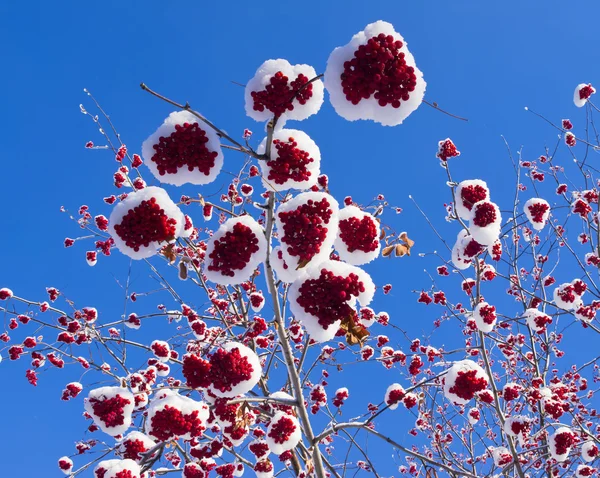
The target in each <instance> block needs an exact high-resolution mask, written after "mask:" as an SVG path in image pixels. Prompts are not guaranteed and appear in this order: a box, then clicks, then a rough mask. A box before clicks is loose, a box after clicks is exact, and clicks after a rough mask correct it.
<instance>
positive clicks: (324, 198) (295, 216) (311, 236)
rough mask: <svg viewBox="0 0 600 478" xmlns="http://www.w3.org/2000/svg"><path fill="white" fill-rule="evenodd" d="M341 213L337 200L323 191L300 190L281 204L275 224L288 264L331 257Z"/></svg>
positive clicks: (295, 264)
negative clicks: (303, 191)
mask: <svg viewBox="0 0 600 478" xmlns="http://www.w3.org/2000/svg"><path fill="white" fill-rule="evenodd" d="M338 214H339V209H338V203H337V201H336V200H335V199H334V198H333V197H332V196H331V195H329V194H327V193H322V192H306V193H301V194H298V195H297V196H296V197H294V198H293V199H291V200H289V201H287V202H285V203H283V204H281V205H280V206H279V208H278V209H277V211H276V212H275V224H276V227H277V232H278V235H279V242H280V243H281V252H282V254H283V260H284V261H285V263H286V265H287V266H288V267H291V268H293V269H297V268H298V267H300V268H302V267H306V266H308V265H309V264H311V263H312V264H319V263H320V262H322V261H324V260H326V259H329V255H330V254H331V248H332V247H333V243H334V242H335V238H336V234H337V232H338Z"/></svg>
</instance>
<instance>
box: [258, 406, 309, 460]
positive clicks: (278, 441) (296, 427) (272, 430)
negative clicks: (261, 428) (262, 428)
mask: <svg viewBox="0 0 600 478" xmlns="http://www.w3.org/2000/svg"><path fill="white" fill-rule="evenodd" d="M301 438H302V432H301V430H300V424H299V423H298V419H297V418H296V417H295V416H293V415H288V414H287V413H285V412H277V413H276V414H275V415H274V416H273V418H272V419H271V421H270V422H269V427H268V428H267V434H266V436H265V440H266V442H267V445H269V449H270V450H271V452H272V453H275V454H276V455H280V454H282V453H283V452H285V451H287V450H291V449H293V448H295V447H296V445H297V444H298V443H299V442H300V439H301Z"/></svg>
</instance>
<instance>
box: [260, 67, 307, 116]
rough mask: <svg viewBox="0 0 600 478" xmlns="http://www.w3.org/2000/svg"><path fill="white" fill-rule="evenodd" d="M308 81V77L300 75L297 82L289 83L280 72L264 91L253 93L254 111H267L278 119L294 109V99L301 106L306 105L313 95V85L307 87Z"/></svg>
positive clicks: (272, 78)
mask: <svg viewBox="0 0 600 478" xmlns="http://www.w3.org/2000/svg"><path fill="white" fill-rule="evenodd" d="M308 81H309V80H308V78H307V77H306V76H304V75H303V74H299V75H298V76H297V77H296V79H295V80H293V81H292V82H289V78H288V77H287V76H285V75H284V74H283V73H282V72H281V71H278V72H277V73H275V74H274V75H273V76H272V77H271V80H270V81H269V84H268V85H267V86H266V87H265V89H264V90H262V91H253V92H252V93H251V95H252V99H253V100H254V106H253V107H254V110H255V111H264V110H265V109H267V110H269V111H270V112H271V113H273V114H274V115H275V116H276V117H278V116H281V115H282V114H283V113H285V112H286V111H288V110H289V111H292V110H293V109H294V105H293V101H294V99H297V100H298V103H300V104H301V105H304V104H306V102H307V101H308V100H309V99H310V98H311V97H312V95H313V88H312V84H311V83H309V84H308V85H306V84H307V83H308ZM305 85H306V86H305Z"/></svg>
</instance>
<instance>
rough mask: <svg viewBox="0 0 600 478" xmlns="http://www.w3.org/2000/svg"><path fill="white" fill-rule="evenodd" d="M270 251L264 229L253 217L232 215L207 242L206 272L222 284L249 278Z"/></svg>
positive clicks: (209, 277) (211, 278)
mask: <svg viewBox="0 0 600 478" xmlns="http://www.w3.org/2000/svg"><path fill="white" fill-rule="evenodd" d="M266 254H267V240H266V239H265V233H264V230H263V228H262V227H261V226H260V225H259V224H258V223H257V222H256V221H255V220H254V219H253V218H252V217H250V216H240V217H232V218H230V219H228V220H227V221H225V222H224V223H223V224H221V227H219V229H218V231H217V232H215V233H214V234H213V236H212V237H211V238H210V240H209V241H208V247H207V249H206V263H205V268H204V273H205V274H206V277H207V278H208V280H211V281H213V282H216V283H218V284H221V285H230V284H240V283H242V282H244V281H246V280H248V279H249V278H250V276H252V274H253V273H254V271H255V269H256V268H257V267H258V265H259V264H260V263H261V262H263V261H264V259H265V257H266Z"/></svg>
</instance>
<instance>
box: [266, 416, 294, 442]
mask: <svg viewBox="0 0 600 478" xmlns="http://www.w3.org/2000/svg"><path fill="white" fill-rule="evenodd" d="M295 431H296V424H295V423H294V420H292V419H291V418H288V417H286V416H282V417H281V418H279V420H277V421H276V422H275V424H274V425H273V426H272V427H271V429H270V430H269V437H271V438H272V439H273V441H274V442H275V443H285V442H286V441H288V440H289V439H290V436H291V435H292V434H293V433H294V432H295Z"/></svg>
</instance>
